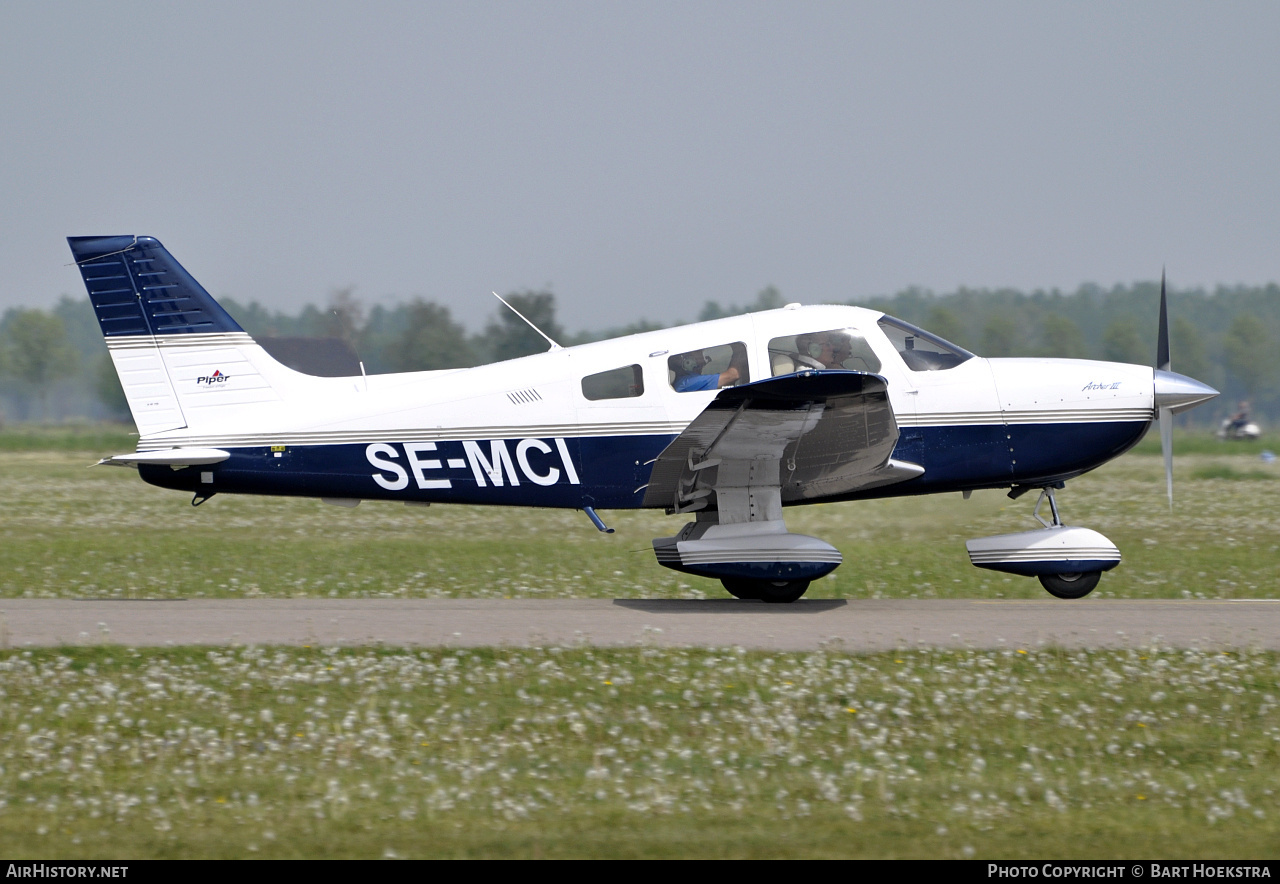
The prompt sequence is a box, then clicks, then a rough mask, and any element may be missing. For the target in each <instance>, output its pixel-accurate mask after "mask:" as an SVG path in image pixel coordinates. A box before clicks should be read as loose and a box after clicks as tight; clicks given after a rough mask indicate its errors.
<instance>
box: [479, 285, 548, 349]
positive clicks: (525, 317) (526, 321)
mask: <svg viewBox="0 0 1280 884" xmlns="http://www.w3.org/2000/svg"><path fill="white" fill-rule="evenodd" d="M492 294H493V296H494V297H495V298H497V299H498V300H499V301H502V303H503V306H505V307H506V308H507V309H508V310H510V311H511V312H512V313H514V314H515V315H516V316H519V317H520V318H521V319H523V320H524V321H525V324H526V325H528V326H529V328H531V329H533V330H534V331H536V332H537V333H538V334H540V335H542V336H543V337H544V338H546V339H547V343H548V344H550V345H551V349H552V350H563V349H564V348H563V347H561V346H560V345H559V344H557V343H556V342H555V341H553V340H551V336H550V335H548V334H547V333H546V332H544V331H543V330H542V329H540V328H538V327H537V326H536V325H534V324H533V323H532V322H530V321H529V317H527V316H525V315H524V314H523V313H521V312H520V311H519V310H517V309H516V308H515V307H512V306H511V305H510V304H508V303H507V302H506V301H505V300H503V297H502V295H500V294H498V293H497V292H493V293H492Z"/></svg>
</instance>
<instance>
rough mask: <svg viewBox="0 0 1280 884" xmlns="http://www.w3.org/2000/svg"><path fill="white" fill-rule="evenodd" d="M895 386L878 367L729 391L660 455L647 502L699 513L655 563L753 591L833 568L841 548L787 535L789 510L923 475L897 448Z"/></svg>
mask: <svg viewBox="0 0 1280 884" xmlns="http://www.w3.org/2000/svg"><path fill="white" fill-rule="evenodd" d="M887 387H888V385H887V382H886V381H885V379H884V378H883V377H880V376H879V375H874V374H866V373H862V372H852V371H823V372H801V373H798V374H792V375H783V376H781V377H776V378H771V379H769V380H766V381H760V382H758V383H755V384H747V385H744V386H741V387H731V388H729V389H726V390H722V391H721V392H720V393H719V395H717V396H716V398H715V399H714V400H713V401H712V402H711V404H710V405H708V406H707V408H706V409H705V410H704V411H703V412H702V413H701V414H700V415H698V417H696V418H694V420H693V421H692V423H690V424H689V426H688V427H687V428H686V429H685V431H684V432H683V433H681V434H680V435H679V436H677V437H676V439H675V440H674V441H673V442H672V443H671V445H669V446H668V447H667V449H666V450H665V451H663V452H662V454H661V455H659V456H658V459H657V463H655V464H654V468H653V472H652V474H651V475H650V479H649V487H648V489H647V490H646V492H645V499H644V505H645V506H666V507H667V510H668V511H669V512H672V513H689V512H694V513H697V516H696V519H697V520H696V521H694V522H690V523H689V524H687V525H685V527H684V528H683V529H682V530H681V531H680V533H679V534H677V535H676V536H674V537H662V538H657V539H655V540H654V541H653V548H654V552H655V554H656V555H657V557H658V561H659V562H660V563H661V564H663V565H666V566H667V567H669V568H674V569H676V570H678V571H686V572H689V573H692V574H699V575H702V576H705V577H719V578H721V579H722V580H724V581H725V585H726V586H728V587H730V591H734V586H731V585H730V584H731V583H732V584H734V585H735V586H738V587H739V588H742V587H744V586H745V587H746V589H745V590H744V591H746V592H748V593H751V592H756V591H757V590H759V589H760V587H761V586H763V585H766V584H777V585H782V584H786V585H788V586H793V587H794V586H801V585H802V586H807V585H808V582H809V581H810V580H814V579H817V578H818V577H822V576H824V575H826V574H828V573H830V572H831V571H833V570H834V569H835V568H836V567H838V566H839V564H840V562H841V556H840V552H839V550H837V549H836V548H835V547H833V546H831V545H830V544H828V543H826V542H825V541H822V540H818V539H817V538H814V537H807V536H805V535H801V534H791V533H790V532H788V531H787V527H786V524H785V522H784V521H783V517H782V507H783V505H784V504H789V503H800V502H802V501H810V500H815V499H820V498H824V497H829V496H834V495H838V494H845V493H848V492H850V491H854V490H858V489H863V488H873V487H876V486H879V485H888V484H891V483H894V482H902V481H905V480H907V479H912V478H915V477H916V476H919V475H921V474H922V473H923V472H924V469H923V468H922V467H920V466H917V465H916V464H909V463H903V462H900V461H895V460H893V459H891V458H890V456H889V455H890V454H891V453H892V452H893V448H894V445H896V444H897V441H898V425H897V422H896V421H895V420H894V416H893V409H892V408H891V407H890V405H889V396H888V390H887ZM788 592H789V591H788ZM800 592H803V588H801V589H800ZM735 594H741V593H735ZM756 597H761V596H759V595H757V596H756ZM763 597H764V598H766V600H770V601H772V600H779V601H781V600H785V599H782V598H779V599H773V598H770V597H769V595H768V593H767V592H766V593H765V594H764V596H763Z"/></svg>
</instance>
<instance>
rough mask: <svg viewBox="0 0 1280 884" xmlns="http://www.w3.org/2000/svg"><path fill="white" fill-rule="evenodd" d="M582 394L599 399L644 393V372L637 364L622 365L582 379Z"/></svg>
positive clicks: (632, 396)
mask: <svg viewBox="0 0 1280 884" xmlns="http://www.w3.org/2000/svg"><path fill="white" fill-rule="evenodd" d="M582 395H583V396H585V397H587V398H588V399H590V400H591V401H592V402H596V401H598V400H600V399H634V398H635V397H637V396H643V395H644V373H643V372H641V371H640V366H638V365H624V366H622V367H621V368H611V369H609V370H608V371H602V372H599V373H598V374H589V375H587V376H586V377H585V378H583V379H582Z"/></svg>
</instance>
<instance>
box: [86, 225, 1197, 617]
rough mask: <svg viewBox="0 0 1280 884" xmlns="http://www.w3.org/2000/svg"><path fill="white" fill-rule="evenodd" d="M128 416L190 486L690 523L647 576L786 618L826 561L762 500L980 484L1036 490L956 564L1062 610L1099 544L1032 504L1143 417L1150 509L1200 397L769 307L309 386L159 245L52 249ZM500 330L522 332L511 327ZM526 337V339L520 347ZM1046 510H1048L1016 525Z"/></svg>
mask: <svg viewBox="0 0 1280 884" xmlns="http://www.w3.org/2000/svg"><path fill="white" fill-rule="evenodd" d="M68 242H69V243H70V245H71V251H72V253H73V254H74V256H75V261H76V264H77V266H78V267H79V268H80V272H81V275H82V276H83V277H84V282H85V286H86V287H87V289H88V291H89V298H90V300H91V301H92V302H93V307H94V310H95V311H96V313H97V317H98V321H99V323H100V324H101V326H102V332H103V335H104V336H105V338H106V343H107V347H108V350H109V351H110V354H111V359H112V361H113V363H114V365H115V368H116V371H117V372H118V374H119V376H120V382H121V384H122V386H123V388H124V393H125V396H126V398H127V399H128V403H129V408H130V410H131V412H132V414H133V419H134V422H135V423H136V424H137V428H138V432H139V440H138V446H137V451H135V452H133V453H130V454H120V455H116V456H114V457H110V458H106V459H105V460H104V461H102V462H103V463H111V464H121V465H128V466H135V467H137V469H138V472H139V474H140V475H141V477H142V478H143V479H144V480H145V481H147V482H149V483H151V484H153V485H158V486H161V487H164V488H174V489H180V490H183V491H188V492H192V493H193V494H194V497H193V499H192V503H193V504H199V503H202V502H203V501H205V500H207V499H209V498H210V497H212V496H213V495H214V494H220V493H228V494H274V495H289V496H295V497H318V498H321V499H323V500H325V501H327V502H329V503H336V504H341V505H347V506H354V505H355V504H357V503H359V502H360V501H361V500H399V501H404V502H406V503H468V504H489V505H505V506H527V507H567V508H574V509H580V510H583V511H584V512H585V513H586V514H587V515H588V516H589V517H590V518H591V521H592V522H594V523H595V525H596V527H597V528H599V529H600V530H601V531H608V530H609V529H607V528H606V527H605V524H604V522H603V521H602V520H601V518H600V516H599V515H598V514H597V510H608V509H627V508H637V507H649V508H660V509H665V510H666V511H667V512H668V513H669V514H687V515H688V516H690V517H692V518H693V521H691V522H688V523H687V524H686V525H684V527H683V528H681V530H680V531H678V532H677V533H676V534H675V535H674V536H672V537H663V538H658V539H655V540H654V541H653V549H654V552H655V553H656V554H657V558H658V562H659V563H660V564H662V565H665V566H666V567H668V568H674V569H676V570H678V571H683V572H686V573H689V574H694V575H699V576H702V577H708V578H713V579H719V580H720V581H721V582H722V583H723V584H724V587H725V589H727V590H728V591H729V592H730V593H731V594H733V595H734V596H737V597H738V598H743V599H760V600H763V601H766V602H790V601H794V600H796V599H798V598H799V597H800V596H801V595H803V594H804V592H805V590H806V589H807V588H808V586H809V583H810V581H812V580H815V579H818V578H820V577H823V576H825V575H826V574H828V573H830V572H831V571H833V570H834V569H835V568H837V567H838V566H839V565H840V562H841V556H840V552H839V550H837V549H836V548H835V547H834V546H832V545H831V544H829V543H827V542H825V541H823V540H819V539H817V538H815V537H808V536H805V535H801V534H793V533H791V532H789V531H788V530H787V527H786V524H785V521H784V519H783V515H784V511H785V508H786V507H787V506H792V505H798V504H805V503H820V502H828V501H843V500H854V499H864V498H874V497H890V496H902V495H916V494H935V493H944V492H957V491H959V492H964V493H965V495H966V496H967V495H968V493H969V492H971V491H973V490H975V489H982V488H1001V489H1004V488H1007V489H1009V495H1010V496H1011V497H1015V498H1016V497H1018V496H1020V495H1022V494H1024V493H1025V492H1027V491H1033V490H1039V491H1040V498H1039V500H1038V501H1037V503H1036V506H1035V510H1034V511H1033V515H1035V516H1036V518H1037V519H1039V521H1040V522H1041V524H1042V525H1043V526H1044V527H1043V528H1041V529H1037V530H1032V531H1026V532H1022V533H1017V534H1006V535H1000V536H997V537H986V538H981V539H977V540H971V541H969V542H968V544H967V546H968V551H969V556H970V559H971V561H972V562H973V564H974V565H977V566H978V567H980V568H991V569H995V570H998V571H1004V572H1008V573H1013V574H1022V575H1026V576H1034V577H1038V578H1039V579H1040V581H1041V583H1043V584H1044V586H1045V588H1046V589H1047V590H1048V591H1049V592H1050V593H1052V594H1053V595H1055V596H1057V597H1059V598H1080V597H1083V596H1085V595H1087V594H1088V593H1089V592H1090V591H1091V590H1092V589H1093V588H1094V587H1095V586H1096V585H1097V583H1098V579H1099V577H1100V575H1101V574H1102V572H1103V571H1106V570H1109V569H1111V568H1113V567H1115V566H1116V565H1117V564H1118V563H1119V561H1120V553H1119V551H1118V550H1117V549H1116V547H1115V545H1114V544H1113V543H1111V541H1109V540H1107V538H1105V537H1103V536H1102V535H1101V534H1099V533H1098V532H1096V531H1092V530H1089V529H1088V528H1080V527H1068V526H1065V525H1063V524H1062V521H1061V519H1060V518H1059V514H1058V507H1057V501H1056V499H1055V497H1054V491H1055V490H1056V489H1061V488H1062V487H1063V483H1064V482H1066V481H1067V480H1069V479H1072V478H1074V477H1076V476H1079V475H1081V474H1082V473H1085V472H1087V471H1089V470H1092V469H1094V468H1095V467H1097V466H1099V465H1101V464H1103V463H1105V462H1106V461H1108V460H1111V459H1112V458H1114V457H1116V456H1118V455H1120V454H1121V453H1123V452H1124V451H1126V450H1127V449H1128V448H1130V447H1131V446H1133V445H1134V444H1135V443H1136V442H1137V441H1138V440H1139V439H1141V438H1142V436H1143V434H1144V433H1145V432H1146V431H1147V429H1148V428H1149V426H1150V424H1151V423H1152V421H1154V420H1156V419H1159V421H1160V430H1161V442H1162V445H1163V449H1164V455H1165V467H1166V477H1167V480H1168V488H1169V500H1170V505H1172V500H1173V484H1172V462H1171V435H1170V424H1171V416H1172V414H1173V413H1175V412H1178V411H1182V410H1184V409H1187V408H1190V407H1192V406H1194V405H1196V404H1197V403H1199V402H1202V401H1204V400H1206V399H1210V398H1212V397H1213V396H1216V395H1217V391H1215V390H1213V389H1212V388H1210V387H1207V386H1205V385H1204V384H1202V383H1200V382H1198V381H1195V380H1192V379H1191V378H1188V377H1184V376H1182V375H1179V374H1174V373H1173V372H1171V371H1170V370H1169V333H1168V319H1167V311H1166V302H1165V297H1164V285H1163V282H1162V283H1161V300H1160V328H1159V342H1158V347H1157V350H1158V355H1157V360H1156V364H1157V368H1156V369H1154V370H1153V369H1152V368H1150V367H1147V366H1141V365H1127V364H1120V363H1113V362H1095V361H1088V360H1079V359H984V358H982V357H979V356H975V355H974V354H972V353H969V352H968V351H966V350H964V349H963V348H961V347H958V346H956V345H955V344H952V343H949V342H947V341H945V340H943V339H942V338H940V337H938V336H936V335H932V334H930V333H929V332H926V331H924V330H923V329H919V328H916V327H915V326H913V325H910V324H909V323H906V322H903V321H901V320H898V319H895V318H893V317H891V316H887V315H885V314H883V313H880V312H878V311H875V310H868V309H865V308H861V307H847V306H800V305H798V304H792V305H788V306H787V307H783V308H781V309H778V310H769V311H765V312H761V313H755V314H749V315H745V316H734V317H730V318H727V319H717V320H714V321H711V322H699V323H695V324H693V325H686V326H681V327H679V328H671V329H665V330H662V331H654V332H646V333H644V334H637V335H630V336H628V337H623V338H616V339H614V340H609V341H600V342H597V343H592V344H583V345H581V346H576V347H567V348H562V347H560V346H558V345H557V344H555V342H554V341H551V340H550V339H549V338H548V342H549V343H550V344H551V348H550V350H549V351H547V352H545V353H539V354H535V355H532V356H525V357H522V358H519V359H512V360H508V361H506V362H499V363H495V364H491V365H482V366H478V367H476V368H460V369H452V370H445V371H422V372H410V373H404V374H384V375H373V376H365V375H364V374H363V373H362V374H361V375H360V376H356V377H342V378H328V377H315V376H312V375H307V374H302V373H300V372H297V371H294V370H292V369H290V368H287V367H286V366H284V365H282V364H281V363H279V362H277V361H276V360H275V359H273V358H272V357H271V356H269V355H268V354H267V352H266V351H265V350H264V349H263V348H262V347H261V346H260V345H259V344H257V343H255V342H254V340H253V338H252V337H250V336H249V335H248V334H246V333H245V331H244V330H243V329H242V328H241V327H240V326H239V325H238V324H237V323H236V322H235V320H234V319H232V318H231V316H230V315H228V314H227V312H226V311H225V310H223V309H222V307H221V306H219V305H218V303H217V302H216V301H215V300H214V299H213V298H212V297H210V295H209V294H208V292H206V291H205V290H204V289H203V288H202V287H201V286H200V284H199V283H197V282H196V281H195V279H194V278H192V276H191V275H190V274H188V273H187V272H186V271H185V270H184V269H183V268H182V266H181V265H180V264H178V262H177V261H176V260H174V258H173V257H172V256H171V255H170V254H169V252H168V251H167V250H166V249H165V248H164V246H162V245H161V244H160V242H159V241H157V240H155V239H153V238H151V237H146V236H103V237H71V238H69V239H68ZM522 318H523V317H522ZM543 336H544V337H546V336H545V335H543ZM1046 500H1047V501H1048V504H1049V515H1050V518H1049V519H1045V518H1043V517H1041V516H1040V509H1041V505H1042V504H1043V503H1044V502H1045V501H1046Z"/></svg>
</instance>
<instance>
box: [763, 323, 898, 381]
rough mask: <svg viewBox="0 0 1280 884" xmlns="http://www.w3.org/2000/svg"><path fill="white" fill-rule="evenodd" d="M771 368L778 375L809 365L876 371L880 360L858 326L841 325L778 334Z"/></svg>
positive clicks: (771, 344)
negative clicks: (789, 333)
mask: <svg viewBox="0 0 1280 884" xmlns="http://www.w3.org/2000/svg"><path fill="white" fill-rule="evenodd" d="M769 369H770V371H772V372H773V374H774V377H777V376H778V375H780V374H791V373H792V372H794V371H805V370H806V369H819V370H831V371H869V372H876V371H879V370H880V360H879V359H877V358H876V354H875V353H874V352H872V350H871V347H870V346H869V345H868V344H867V340H866V338H864V337H863V336H862V333H861V332H859V331H858V330H857V329H853V328H837V329H831V330H829V331H819V332H805V333H803V334H798V335H787V336H786V337H782V338H774V339H773V340H772V341H770V342H769Z"/></svg>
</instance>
